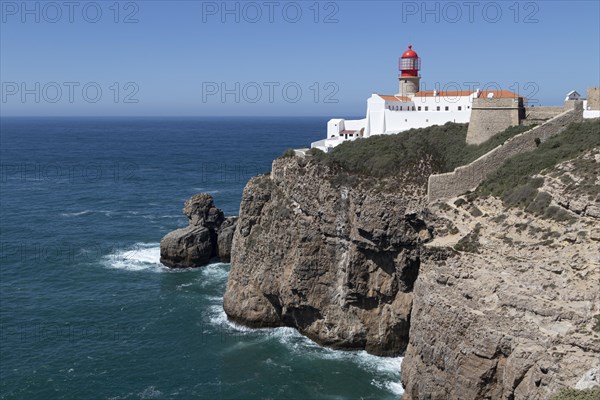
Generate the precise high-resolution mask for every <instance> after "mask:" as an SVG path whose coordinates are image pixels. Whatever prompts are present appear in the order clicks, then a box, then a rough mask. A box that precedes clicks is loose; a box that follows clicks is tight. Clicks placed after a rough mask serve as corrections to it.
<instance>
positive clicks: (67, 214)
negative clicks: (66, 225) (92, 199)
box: [60, 210, 93, 217]
mask: <svg viewBox="0 0 600 400" xmlns="http://www.w3.org/2000/svg"><path fill="white" fill-rule="evenodd" d="M91 213H93V211H91V210H83V211H79V212H72V213H62V214H60V215H61V216H63V217H79V216H80V215H86V214H91Z"/></svg>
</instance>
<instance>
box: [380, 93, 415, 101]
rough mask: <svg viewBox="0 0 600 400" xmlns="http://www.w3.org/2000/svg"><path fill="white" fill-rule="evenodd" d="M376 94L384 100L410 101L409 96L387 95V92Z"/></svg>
mask: <svg viewBox="0 0 600 400" xmlns="http://www.w3.org/2000/svg"><path fill="white" fill-rule="evenodd" d="M377 96H379V97H381V98H382V99H384V100H386V101H404V102H406V101H412V100H411V99H410V97H406V96H394V95H389V94H378V95H377Z"/></svg>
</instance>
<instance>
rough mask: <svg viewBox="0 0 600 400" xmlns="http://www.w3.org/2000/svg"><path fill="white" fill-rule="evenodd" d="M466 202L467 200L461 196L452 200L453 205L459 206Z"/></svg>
mask: <svg viewBox="0 0 600 400" xmlns="http://www.w3.org/2000/svg"><path fill="white" fill-rule="evenodd" d="M466 203H467V201H466V200H465V199H463V198H462V197H459V198H458V199H456V201H455V202H454V205H455V206H456V207H460V206H462V205H463V204H466Z"/></svg>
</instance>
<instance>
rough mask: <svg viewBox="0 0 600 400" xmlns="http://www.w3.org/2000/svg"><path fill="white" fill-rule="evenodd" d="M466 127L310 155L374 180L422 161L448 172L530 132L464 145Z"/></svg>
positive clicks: (430, 129) (386, 137)
mask: <svg viewBox="0 0 600 400" xmlns="http://www.w3.org/2000/svg"><path fill="white" fill-rule="evenodd" d="M467 127H468V125H467V124H456V123H452V122H448V123H446V124H445V125H435V126H431V127H428V128H421V129H410V130H408V131H405V132H400V133H399V134H397V135H377V136H372V137H369V138H366V139H358V140H355V141H351V142H350V141H348V142H344V143H342V144H340V145H339V146H337V147H335V148H334V149H333V151H332V152H331V153H328V154H325V153H323V152H321V151H318V150H316V151H315V150H311V153H312V154H313V155H314V157H315V159H317V160H318V161H322V162H327V163H330V164H332V165H336V166H338V167H340V168H341V169H343V170H345V171H347V172H350V173H356V174H361V175H367V176H374V177H378V178H383V177H388V176H394V175H398V174H401V173H404V172H406V171H410V170H412V169H413V168H414V166H415V165H419V163H421V162H422V161H423V160H430V162H431V164H432V165H431V167H432V171H431V172H433V173H440V172H449V171H452V170H454V168H456V167H458V166H461V165H464V164H467V163H469V162H471V161H473V160H476V159H477V158H478V157H480V156H481V155H483V154H485V153H487V152H488V151H490V150H491V149H493V148H495V147H496V146H498V145H499V144H502V143H504V142H505V141H506V140H507V139H509V138H511V137H512V136H515V135H516V134H518V133H521V132H524V131H525V130H527V129H530V128H531V126H527V127H525V126H515V127H510V128H508V129H507V130H506V131H504V132H501V133H499V134H497V135H496V136H494V137H493V138H492V139H490V140H489V141H487V142H485V143H483V144H481V145H467V144H466V136H467Z"/></svg>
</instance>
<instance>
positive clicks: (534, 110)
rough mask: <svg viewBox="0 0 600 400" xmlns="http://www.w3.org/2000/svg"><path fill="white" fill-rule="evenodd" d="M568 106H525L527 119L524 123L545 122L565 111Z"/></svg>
mask: <svg viewBox="0 0 600 400" xmlns="http://www.w3.org/2000/svg"><path fill="white" fill-rule="evenodd" d="M566 109H567V108H566V107H558V106H557V107H525V119H524V120H523V121H521V123H522V124H525V125H530V124H538V125H539V124H543V123H544V122H546V121H548V120H549V119H551V118H554V117H556V116H557V115H558V114H560V113H561V112H563V111H565V110H566Z"/></svg>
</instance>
